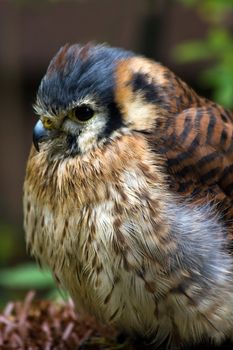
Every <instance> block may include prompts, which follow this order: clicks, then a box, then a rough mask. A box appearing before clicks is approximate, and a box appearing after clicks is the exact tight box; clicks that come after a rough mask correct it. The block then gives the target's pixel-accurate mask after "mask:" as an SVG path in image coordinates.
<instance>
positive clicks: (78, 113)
mask: <svg viewBox="0 0 233 350" xmlns="http://www.w3.org/2000/svg"><path fill="white" fill-rule="evenodd" d="M93 115H94V111H93V109H92V108H91V107H89V106H88V105H85V104H83V105H80V106H77V107H76V108H74V116H75V118H76V119H77V120H78V121H81V122H86V121H87V120H89V119H91V118H92V117H93Z"/></svg>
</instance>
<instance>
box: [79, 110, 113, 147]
mask: <svg viewBox="0 0 233 350" xmlns="http://www.w3.org/2000/svg"><path fill="white" fill-rule="evenodd" d="M106 123H107V117H106V115H103V114H99V115H96V116H95V117H93V118H92V119H91V120H90V121H89V122H88V123H87V125H85V126H84V128H83V129H82V132H81V134H80V135H79V137H78V146H79V149H80V151H81V153H85V152H87V151H89V150H90V149H91V148H93V146H95V145H96V144H97V141H98V137H99V135H100V134H101V133H102V132H103V130H104V129H105V126H106Z"/></svg>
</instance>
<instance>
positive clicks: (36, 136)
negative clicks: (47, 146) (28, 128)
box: [32, 120, 51, 152]
mask: <svg viewBox="0 0 233 350" xmlns="http://www.w3.org/2000/svg"><path fill="white" fill-rule="evenodd" d="M50 137H51V130H48V129H45V127H44V125H43V123H42V121H41V120H38V122H37V123H36V125H35V127H34V129H33V137H32V140H33V144H34V146H35V149H36V150H37V151H38V152H39V150H40V148H39V143H40V142H42V141H44V140H48V139H49V138H50Z"/></svg>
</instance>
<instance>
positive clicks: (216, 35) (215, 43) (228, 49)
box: [174, 0, 233, 108]
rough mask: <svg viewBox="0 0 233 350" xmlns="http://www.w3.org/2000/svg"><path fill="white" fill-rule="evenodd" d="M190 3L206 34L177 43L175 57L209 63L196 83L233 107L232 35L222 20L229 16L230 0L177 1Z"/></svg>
mask: <svg viewBox="0 0 233 350" xmlns="http://www.w3.org/2000/svg"><path fill="white" fill-rule="evenodd" d="M179 1H180V2H182V3H183V4H184V5H186V6H192V7H193V8H195V10H196V11H198V12H199V14H200V16H202V17H203V18H204V20H205V21H207V22H208V24H209V29H208V31H207V34H206V37H205V38H203V39H200V40H192V41H187V42H183V43H181V44H179V45H178V46H177V47H176V49H175V52H174V54H175V59H176V60H177V62H179V63H191V62H197V61H201V60H207V61H208V62H209V64H208V66H209V67H208V68H206V69H204V70H203V71H202V72H201V75H200V84H203V86H205V87H207V88H211V89H213V96H212V98H213V99H214V100H215V101H216V102H218V103H220V104H222V105H224V106H226V107H228V108H233V38H232V35H231V33H230V29H228V28H227V26H226V25H224V23H226V22H227V18H229V16H230V15H231V16H232V15H233V0H179Z"/></svg>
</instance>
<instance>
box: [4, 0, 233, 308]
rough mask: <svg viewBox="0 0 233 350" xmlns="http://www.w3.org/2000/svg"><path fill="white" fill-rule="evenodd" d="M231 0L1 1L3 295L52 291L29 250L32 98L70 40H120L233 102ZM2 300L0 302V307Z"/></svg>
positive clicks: (224, 101) (210, 94)
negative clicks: (25, 204)
mask: <svg viewBox="0 0 233 350" xmlns="http://www.w3.org/2000/svg"><path fill="white" fill-rule="evenodd" d="M232 33H233V0H50V1H49V0H47V1H45V0H37V1H36V0H34V1H30V0H0V99H1V101H0V106H1V112H0V113H1V127H0V143H1V145H0V158H1V171H0V301H1V303H2V304H4V302H5V301H6V300H8V299H15V298H20V297H22V296H23V295H24V294H25V292H26V290H27V289H31V288H36V289H39V290H40V291H41V293H42V295H45V294H44V293H46V295H47V293H48V291H49V292H50V291H53V290H54V289H53V282H52V281H51V277H50V275H49V274H48V273H41V272H40V271H39V270H38V269H37V267H36V265H35V263H34V262H33V261H32V260H30V259H29V257H28V256H27V254H26V250H25V241H24V233H23V215H22V186H23V178H24V173H25V166H26V161H27V156H28V153H29V148H30V144H31V139H32V128H33V125H34V123H35V121H36V117H35V115H34V113H33V109H32V104H33V102H34V100H35V96H36V91H37V87H38V85H39V82H40V79H41V78H42V76H43V74H44V73H45V70H46V68H47V65H48V63H49V61H50V59H51V58H52V56H53V55H54V54H55V53H56V51H57V50H58V48H59V47H60V46H61V45H64V44H65V43H67V42H68V43H75V42H81V43H86V42H88V41H92V42H93V41H94V42H105V43H108V44H110V45H112V46H120V47H123V48H126V49H130V50H133V51H136V52H138V53H141V54H143V55H146V56H148V57H151V58H153V59H155V60H157V61H160V62H162V63H163V64H165V65H167V66H168V67H169V68H170V69H172V70H173V71H174V72H175V73H176V74H178V75H179V76H180V77H181V78H183V79H184V80H185V81H186V82H187V83H188V84H190V85H191V86H192V87H193V88H194V89H196V90H197V92H199V93H200V94H202V95H204V96H206V97H208V98H211V99H214V100H215V101H217V102H219V103H221V104H222V105H224V106H225V107H228V108H233V39H232ZM0 306H1V305H0Z"/></svg>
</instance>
